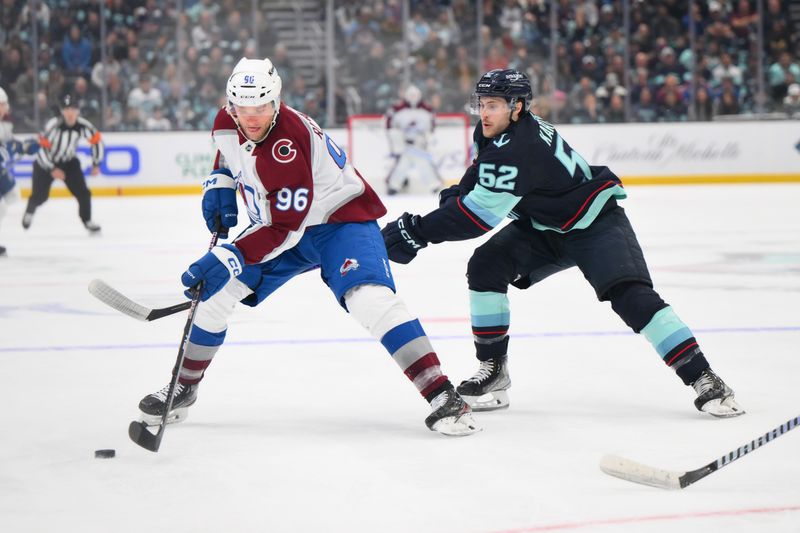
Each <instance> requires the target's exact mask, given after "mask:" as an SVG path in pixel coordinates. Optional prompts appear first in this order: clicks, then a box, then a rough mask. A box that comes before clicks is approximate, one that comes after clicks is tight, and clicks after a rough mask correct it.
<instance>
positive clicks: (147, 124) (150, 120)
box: [144, 106, 172, 131]
mask: <svg viewBox="0 0 800 533" xmlns="http://www.w3.org/2000/svg"><path fill="white" fill-rule="evenodd" d="M144 129H145V130H147V131H169V130H171V129H172V123H171V122H170V121H169V119H168V118H167V117H165V116H164V110H163V109H162V108H161V106H158V107H156V108H155V109H153V114H152V115H151V116H149V117H147V118H146V119H145V121H144Z"/></svg>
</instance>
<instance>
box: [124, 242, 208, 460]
mask: <svg viewBox="0 0 800 533" xmlns="http://www.w3.org/2000/svg"><path fill="white" fill-rule="evenodd" d="M218 235H219V234H218V233H217V232H214V234H213V235H212V236H211V244H209V245H208V249H209V250H211V249H212V248H214V246H216V244H217V238H218ZM202 289H203V282H200V284H198V285H197V287H196V288H195V289H193V292H194V294H193V295H192V301H191V302H189V305H190V307H189V317H188V318H187V319H186V325H185V326H184V327H183V339H182V340H181V345H180V348H179V349H178V358H177V359H176V360H175V366H174V367H173V369H172V381H170V384H169V391H168V392H167V405H166V407H165V409H164V414H162V415H161V422H159V424H158V430H157V431H156V433H152V432H151V431H150V430H148V429H147V428H148V424H147V423H146V422H142V421H141V420H134V421H133V422H131V423H130V425H129V426H128V436H129V437H130V438H131V440H132V441H133V442H135V443H136V444H138V445H139V446H141V447H142V448H144V449H146V450H150V451H151V452H157V451H158V448H159V447H160V446H161V439H162V438H164V430H165V429H166V428H167V418H168V417H169V412H170V411H171V410H172V400H173V395H174V394H175V387H177V386H178V376H179V375H180V369H181V366H182V365H183V357H184V355H185V353H186V345H187V344H189V333H190V332H191V331H192V326H193V325H194V317H195V315H196V314H197V306H198V304H199V303H200V293H202V292H203V291H202Z"/></svg>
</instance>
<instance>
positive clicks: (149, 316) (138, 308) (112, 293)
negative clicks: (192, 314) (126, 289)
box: [89, 279, 192, 322]
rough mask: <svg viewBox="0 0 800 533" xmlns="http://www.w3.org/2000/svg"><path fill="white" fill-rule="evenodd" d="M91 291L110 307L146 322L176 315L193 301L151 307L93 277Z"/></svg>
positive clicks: (90, 284)
mask: <svg viewBox="0 0 800 533" xmlns="http://www.w3.org/2000/svg"><path fill="white" fill-rule="evenodd" d="M89 292H90V293H91V294H92V296H94V297H95V298H97V299H98V300H100V301H101V302H103V303H104V304H106V305H108V306H109V307H112V308H114V309H116V310H117V311H119V312H120V313H123V314H126V315H128V316H130V317H133V318H135V319H136V320H142V321H144V322H150V321H151V320H158V319H159V318H164V317H165V316H169V315H174V314H175V313H180V312H181V311H185V310H187V309H189V307H191V306H192V302H181V303H179V304H175V305H171V306H169V307H161V308H158V309H151V308H149V307H145V306H143V305H141V304H138V303H136V302H134V301H133V300H131V299H130V298H128V297H127V296H125V295H124V294H122V293H121V292H119V291H118V290H116V289H115V288H114V287H112V286H111V285H109V284H108V283H106V282H105V281H103V280H101V279H93V280H92V281H91V282H90V283H89Z"/></svg>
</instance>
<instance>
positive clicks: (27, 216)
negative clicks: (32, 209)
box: [22, 213, 33, 229]
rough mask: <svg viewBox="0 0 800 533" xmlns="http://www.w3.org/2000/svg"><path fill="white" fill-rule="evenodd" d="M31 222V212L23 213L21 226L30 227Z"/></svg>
mask: <svg viewBox="0 0 800 533" xmlns="http://www.w3.org/2000/svg"><path fill="white" fill-rule="evenodd" d="M31 222H33V213H25V214H24V215H22V227H23V228H25V229H28V228H30V227H31Z"/></svg>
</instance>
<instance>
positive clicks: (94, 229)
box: [83, 220, 100, 235]
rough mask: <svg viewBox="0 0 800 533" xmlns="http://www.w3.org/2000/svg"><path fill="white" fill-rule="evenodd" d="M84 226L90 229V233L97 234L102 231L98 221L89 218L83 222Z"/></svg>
mask: <svg viewBox="0 0 800 533" xmlns="http://www.w3.org/2000/svg"><path fill="white" fill-rule="evenodd" d="M83 227H85V228H86V229H87V230H89V234H90V235H96V234H98V233H100V224H98V223H97V222H93V221H91V220H87V221H86V222H84V223H83Z"/></svg>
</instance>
